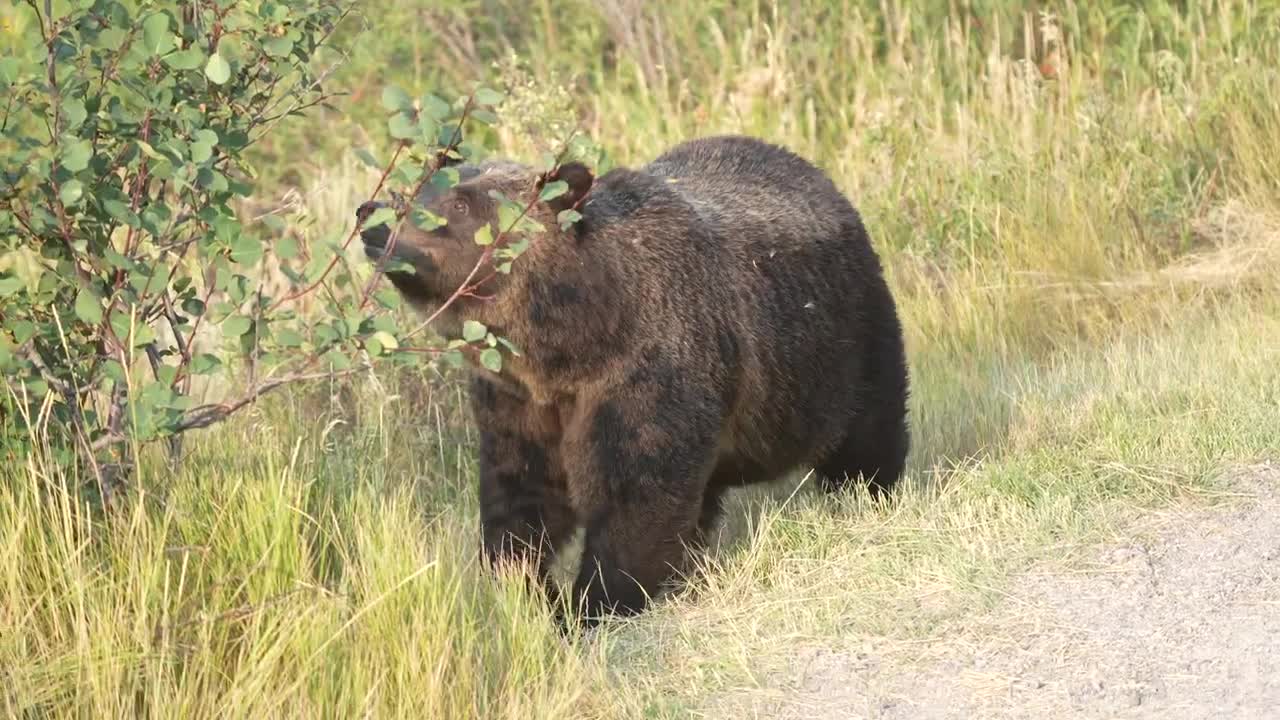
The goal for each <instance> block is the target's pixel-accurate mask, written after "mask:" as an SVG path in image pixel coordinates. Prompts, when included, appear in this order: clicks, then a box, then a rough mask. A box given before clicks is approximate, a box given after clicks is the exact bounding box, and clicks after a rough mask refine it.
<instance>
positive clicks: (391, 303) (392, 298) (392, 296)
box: [373, 287, 401, 310]
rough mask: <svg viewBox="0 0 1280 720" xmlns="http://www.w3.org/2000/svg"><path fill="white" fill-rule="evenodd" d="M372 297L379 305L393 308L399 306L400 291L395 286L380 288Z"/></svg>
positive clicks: (389, 308)
mask: <svg viewBox="0 0 1280 720" xmlns="http://www.w3.org/2000/svg"><path fill="white" fill-rule="evenodd" d="M373 299H374V300H377V301H378V304H379V305H381V306H382V307H384V308H386V309H388V310H395V309H396V308H398V307H400V304H401V300H400V292H399V291H398V290H396V289H395V288H389V287H384V288H380V289H379V290H378V291H377V292H375V293H374V294H373Z"/></svg>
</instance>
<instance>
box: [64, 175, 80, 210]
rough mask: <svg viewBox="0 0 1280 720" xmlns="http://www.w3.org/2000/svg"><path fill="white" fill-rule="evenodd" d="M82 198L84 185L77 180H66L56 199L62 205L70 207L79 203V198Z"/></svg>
mask: <svg viewBox="0 0 1280 720" xmlns="http://www.w3.org/2000/svg"><path fill="white" fill-rule="evenodd" d="M82 197H84V184H83V183H81V182H80V181H79V180H68V181H66V182H65V183H63V184H62V189H61V190H60V191H59V192H58V199H59V200H61V201H62V204H63V205H65V206H67V207H71V206H72V205H75V204H76V203H78V202H80V198H82Z"/></svg>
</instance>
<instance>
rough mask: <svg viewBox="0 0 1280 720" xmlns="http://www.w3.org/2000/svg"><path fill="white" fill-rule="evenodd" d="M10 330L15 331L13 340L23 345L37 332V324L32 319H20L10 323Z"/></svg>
mask: <svg viewBox="0 0 1280 720" xmlns="http://www.w3.org/2000/svg"><path fill="white" fill-rule="evenodd" d="M9 331H10V332H12V333H13V341H14V342H16V343H18V344H19V345H21V344H22V343H24V342H26V341H28V340H30V339H31V336H32V335H35V334H36V326H35V324H34V323H32V322H31V321H30V320H19V321H17V322H11V323H9Z"/></svg>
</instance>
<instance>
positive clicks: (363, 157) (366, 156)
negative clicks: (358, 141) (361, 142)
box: [354, 148, 382, 170]
mask: <svg viewBox="0 0 1280 720" xmlns="http://www.w3.org/2000/svg"><path fill="white" fill-rule="evenodd" d="M354 152H355V154H356V157H357V158H358V159H359V160H360V162H362V163H364V164H365V165H368V166H369V167H371V168H373V169H374V170H378V169H381V167H382V166H381V165H379V164H378V159H377V158H375V157H374V156H373V153H371V152H369V151H368V150H366V149H364V148H356V149H355V151H354Z"/></svg>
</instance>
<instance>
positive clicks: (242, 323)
mask: <svg viewBox="0 0 1280 720" xmlns="http://www.w3.org/2000/svg"><path fill="white" fill-rule="evenodd" d="M250 327H253V321H252V320H250V319H249V318H247V317H245V316H243V315H233V316H231V317H229V318H227V319H226V320H224V321H223V323H222V333H223V334H224V335H226V336H227V337H240V336H241V335H243V334H245V333H247V332H249V328H250Z"/></svg>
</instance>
